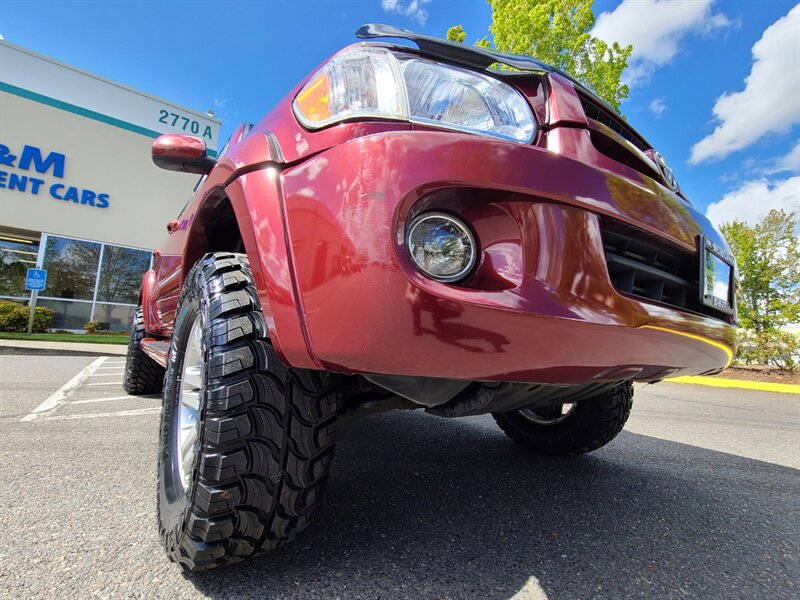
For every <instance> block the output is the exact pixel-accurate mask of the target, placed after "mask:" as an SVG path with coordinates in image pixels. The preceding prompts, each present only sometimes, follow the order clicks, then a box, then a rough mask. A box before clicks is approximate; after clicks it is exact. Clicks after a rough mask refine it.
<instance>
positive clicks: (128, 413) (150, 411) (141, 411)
mask: <svg viewBox="0 0 800 600" xmlns="http://www.w3.org/2000/svg"><path fill="white" fill-rule="evenodd" d="M160 412H161V407H160V406H159V407H158V408H138V409H136V410H120V411H118V412H107V413H89V414H86V415H55V416H54V417H41V419H42V421H71V420H73V419H98V418H100V417H137V416H139V415H155V414H158V413H160Z"/></svg>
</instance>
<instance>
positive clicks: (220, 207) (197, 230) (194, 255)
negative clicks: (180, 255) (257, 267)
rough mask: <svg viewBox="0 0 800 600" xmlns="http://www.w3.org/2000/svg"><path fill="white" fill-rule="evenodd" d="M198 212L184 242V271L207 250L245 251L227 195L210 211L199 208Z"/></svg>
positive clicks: (207, 251)
mask: <svg viewBox="0 0 800 600" xmlns="http://www.w3.org/2000/svg"><path fill="white" fill-rule="evenodd" d="M199 214H200V215H201V216H200V217H199V219H200V220H199V222H198V223H195V225H194V226H193V227H192V230H191V232H190V234H189V241H188V243H187V244H186V254H185V256H184V269H185V272H188V271H189V269H191V268H192V265H194V264H195V263H196V262H197V261H198V260H200V259H201V258H202V257H203V256H204V255H205V254H207V253H209V252H244V251H245V249H244V241H243V239H242V233H241V231H240V230H239V224H238V223H237V222H236V214H235V213H234V212H233V205H232V204H231V201H230V200H229V199H228V198H227V197H222V199H221V200H219V201H218V202H217V203H216V205H215V206H214V208H213V209H211V211H210V212H207V211H203V210H202V209H201V212H200V213H199ZM201 223H202V224H201Z"/></svg>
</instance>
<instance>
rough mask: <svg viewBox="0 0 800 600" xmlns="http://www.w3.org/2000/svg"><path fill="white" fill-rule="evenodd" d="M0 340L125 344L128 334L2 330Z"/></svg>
mask: <svg viewBox="0 0 800 600" xmlns="http://www.w3.org/2000/svg"><path fill="white" fill-rule="evenodd" d="M0 340H31V341H36V342H73V343H77V344H116V345H121V346H125V345H127V343H128V335H127V334H120V335H90V334H80V333H32V334H31V335H28V334H27V333H12V332H9V331H0Z"/></svg>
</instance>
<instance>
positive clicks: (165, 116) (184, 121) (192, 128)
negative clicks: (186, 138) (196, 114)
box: [158, 108, 212, 140]
mask: <svg viewBox="0 0 800 600" xmlns="http://www.w3.org/2000/svg"><path fill="white" fill-rule="evenodd" d="M158 112H159V114H160V115H161V116H160V117H159V119H158V122H159V123H164V125H171V126H172V127H176V128H178V129H181V130H183V131H189V132H191V133H193V134H195V135H200V128H201V127H202V126H203V125H201V124H200V122H198V121H195V120H194V119H190V118H189V117H184V116H183V115H179V114H178V113H174V112H169V111H168V110H164V109H163V108H162V109H161V110H160V111H158ZM203 137H204V138H208V139H209V140H210V139H212V134H211V127H210V126H209V125H206V126H205V129H203Z"/></svg>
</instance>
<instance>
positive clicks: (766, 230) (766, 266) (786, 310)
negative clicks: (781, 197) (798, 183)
mask: <svg viewBox="0 0 800 600" xmlns="http://www.w3.org/2000/svg"><path fill="white" fill-rule="evenodd" d="M798 229H800V216H798V213H796V212H789V213H787V212H785V211H782V210H771V211H769V213H767V214H766V215H765V216H763V217H762V218H761V220H760V221H759V222H758V223H757V224H756V225H755V226H753V227H751V226H750V225H748V224H747V223H744V222H742V221H736V220H735V221H733V222H731V223H726V224H725V225H723V226H722V227H721V230H722V233H723V235H724V236H725V239H727V240H728V243H729V244H730V246H731V250H732V251H733V255H734V256H735V257H736V263H737V265H738V267H739V279H740V288H739V293H738V294H737V302H738V305H739V324H740V326H741V327H744V328H745V329H750V330H753V331H754V332H756V333H761V332H762V331H767V330H776V329H778V328H780V327H782V326H784V325H786V324H789V323H796V322H797V321H798V319H800V239H799V238H798V236H797V233H796V232H797V231H798Z"/></svg>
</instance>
